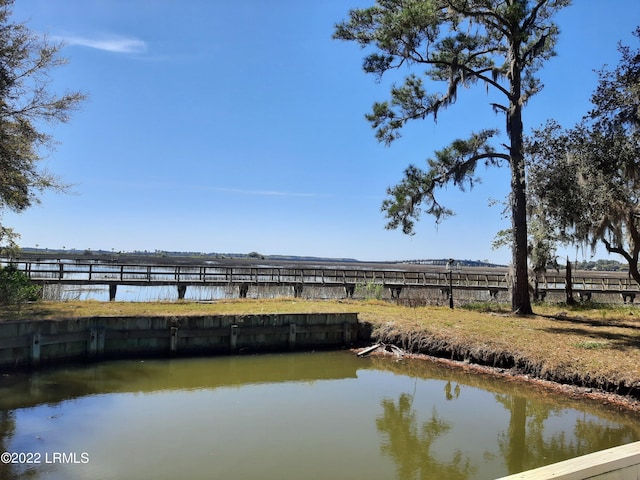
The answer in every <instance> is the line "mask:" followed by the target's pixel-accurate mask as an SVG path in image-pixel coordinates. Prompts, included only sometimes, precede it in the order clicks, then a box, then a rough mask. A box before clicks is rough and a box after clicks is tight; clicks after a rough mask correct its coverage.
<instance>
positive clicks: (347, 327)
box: [342, 322, 351, 345]
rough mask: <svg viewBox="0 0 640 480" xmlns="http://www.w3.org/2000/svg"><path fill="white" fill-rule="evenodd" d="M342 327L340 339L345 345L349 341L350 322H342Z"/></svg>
mask: <svg viewBox="0 0 640 480" xmlns="http://www.w3.org/2000/svg"><path fill="white" fill-rule="evenodd" d="M342 327H343V328H342V333H343V335H342V341H343V342H344V344H345V345H349V344H350V343H351V324H350V323H349V322H344V323H343V324H342Z"/></svg>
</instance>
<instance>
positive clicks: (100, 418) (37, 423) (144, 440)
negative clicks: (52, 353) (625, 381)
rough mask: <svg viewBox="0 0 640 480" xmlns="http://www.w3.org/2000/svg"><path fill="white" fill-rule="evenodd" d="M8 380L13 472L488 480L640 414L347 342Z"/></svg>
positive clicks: (597, 443)
mask: <svg viewBox="0 0 640 480" xmlns="http://www.w3.org/2000/svg"><path fill="white" fill-rule="evenodd" d="M0 388H2V395H0V443H1V445H0V450H2V451H7V452H13V453H14V459H15V460H16V461H17V462H25V461H28V460H29V458H27V455H29V454H30V455H31V461H32V463H30V464H25V463H14V464H0V478H2V479H22V478H29V479H47V480H50V479H53V480H57V479H65V480H73V479H105V480H112V479H113V480H115V479H134V480H135V479H154V480H156V479H175V478H179V479H185V480H190V479H225V480H233V479H243V480H245V479H248V480H251V479H261V480H262V479H267V480H269V479H274V480H275V479H278V480H282V479H299V478H304V479H323V480H325V479H333V480H340V479H365V478H366V479H369V480H378V479H379V480H382V479H401V480H412V479H437V480H448V479H491V478H496V477H499V476H503V475H507V474H509V473H515V472H518V471H522V470H525V469H529V468H534V467H537V466H541V465H545V464H549V463H552V462H555V461H559V460H563V459H566V458H569V457H572V456H576V455H582V454H585V453H589V452H592V451H596V450H600V449H603V448H608V447H611V446H616V445H621V444H624V443H628V442H631V441H636V440H638V439H640V426H638V417H637V416H634V415H632V414H629V413H626V414H625V413H621V412H618V411H616V410H612V409H610V408H609V409H607V408H605V407H603V406H600V405H599V404H595V403H591V402H587V401H576V400H570V399H567V398H565V397H562V396H557V395H552V394H550V393H548V392H544V391H540V390H536V389H535V388H533V387H530V386H526V385H522V384H520V383H514V382H506V381H502V380H501V381H498V380H496V379H491V378H486V377H483V376H478V375H472V374H467V373H464V372H461V371H458V370H450V369H445V368H443V367H440V366H435V365H433V364H430V363H427V362H423V361H407V362H396V361H393V360H390V359H380V358H365V359H361V358H356V357H355V356H354V355H353V354H351V353H348V352H332V353H307V354H284V355H261V356H246V357H244V356H240V357H216V358H196V359H175V360H145V361H139V360H138V361H117V362H106V363H101V364H95V365H89V366H73V367H65V368H60V369H52V370H47V371H41V372H37V373H34V374H31V375H26V374H25V375H11V376H4V377H2V378H1V379H0ZM20 454H22V456H20ZM35 461H38V462H39V463H33V462H35Z"/></svg>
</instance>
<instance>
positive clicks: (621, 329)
mask: <svg viewBox="0 0 640 480" xmlns="http://www.w3.org/2000/svg"><path fill="white" fill-rule="evenodd" d="M309 312H310V313H314V312H315V313H337V312H357V313H358V318H359V319H360V320H361V321H365V322H370V323H371V324H372V325H373V331H374V335H375V336H376V337H377V338H378V339H380V340H383V341H388V342H393V343H396V344H398V345H400V346H402V347H404V348H406V349H409V350H412V351H416V352H422V353H430V354H436V355H439V356H443V357H447V358H453V359H458V360H467V361H470V362H474V363H482V364H488V365H492V366H498V367H501V368H512V369H514V371H518V372H519V373H526V374H528V375H531V376H536V377H540V378H544V379H548V380H553V381H557V382H562V383H571V384H577V385H583V386H588V387H595V388H600V389H604V390H607V391H615V392H618V393H623V394H632V395H634V396H636V397H640V309H637V308H636V307H633V306H624V307H603V306H596V305H578V306H577V307H572V306H567V305H559V306H558V305H538V306H536V313H537V314H536V315H531V316H517V315H512V314H511V313H509V311H508V307H507V306H505V305H502V306H500V305H498V304H495V303H494V304H491V307H490V308H489V307H486V306H477V307H472V308H469V309H462V308H456V309H454V310H451V309H449V308H448V307H433V306H426V307H415V308H410V307H405V306H400V305H396V304H393V303H390V302H386V301H381V300H375V299H371V300H362V301H358V300H321V301H313V300H305V299H294V298H277V299H257V300H256V299H243V300H220V301H215V302H210V303H197V302H167V303H163V302H140V303H133V302H94V301H82V302H76V301H70V302H37V303H32V304H26V305H22V306H21V308H20V309H19V310H18V309H11V308H3V309H0V319H2V320H4V321H12V320H21V319H50V320H55V319H61V318H73V317H94V316H106V317H114V316H151V315H153V316H155V315H159V316H164V315H169V316H180V315H222V314H276V313H309Z"/></svg>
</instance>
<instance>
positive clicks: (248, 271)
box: [2, 257, 640, 301]
mask: <svg viewBox="0 0 640 480" xmlns="http://www.w3.org/2000/svg"><path fill="white" fill-rule="evenodd" d="M8 263H11V264H13V265H15V266H16V267H17V268H18V269H20V270H22V271H24V272H25V273H26V274H27V275H28V277H29V278H30V279H31V280H32V281H33V282H34V283H38V284H61V285H109V286H110V289H111V292H112V294H113V295H110V297H111V299H113V298H114V297H115V291H116V288H117V286H118V285H132V286H164V285H174V286H176V287H177V288H178V296H179V298H184V293H185V291H186V288H187V287H188V286H237V287H238V289H239V295H240V296H241V297H242V296H246V293H247V290H248V288H249V286H250V285H256V286H290V287H292V288H293V292H294V296H300V295H301V294H302V290H303V288H304V287H306V286H311V287H343V288H344V289H345V295H346V296H353V293H354V290H355V287H356V286H357V285H368V284H375V285H381V286H382V287H383V288H386V289H389V290H390V292H391V296H392V298H397V297H399V296H400V294H401V292H402V290H403V289H406V288H428V289H440V290H442V291H443V292H444V291H448V289H449V288H450V287H453V288H454V289H461V290H483V291H487V292H489V293H490V294H491V296H493V297H495V295H496V294H497V293H498V292H500V291H506V290H508V289H509V283H510V277H509V271H508V269H507V268H504V267H495V268H487V267H462V268H461V269H455V268H454V270H453V271H451V272H449V271H448V270H447V269H446V267H444V266H437V265H405V264H399V263H367V264H361V263H355V262H345V263H323V262H306V263H305V262H285V261H280V262H269V264H267V261H262V262H261V261H259V260H255V261H252V262H249V261H240V260H239V261H230V260H227V261H224V262H216V261H211V262H201V263H193V262H192V263H188V262H184V263H181V264H176V263H168V261H167V263H166V264H165V263H158V262H154V263H142V262H138V263H132V262H126V261H123V262H120V261H118V260H117V259H114V260H112V261H104V260H91V259H88V260H83V259H75V260H64V259H60V260H58V259H39V258H29V257H25V258H19V259H14V260H12V261H11V262H9V261H8V260H6V259H5V260H3V261H2V264H4V265H6V264H8ZM572 285H573V290H574V292H575V293H576V295H578V296H580V297H584V298H587V297H590V295H591V294H593V293H608V294H619V295H622V296H623V299H625V301H627V299H629V300H630V301H633V299H634V298H635V295H636V294H638V293H640V289H639V288H638V285H637V284H636V282H635V281H634V280H633V279H632V278H630V277H629V276H628V275H627V274H626V273H619V272H585V271H577V272H575V273H574V275H573V277H572ZM565 288H566V285H565V272H564V271H562V270H561V271H560V272H555V271H554V272H548V273H547V274H545V275H542V276H541V278H540V282H539V290H540V291H541V292H542V293H543V294H544V293H547V292H564V291H565Z"/></svg>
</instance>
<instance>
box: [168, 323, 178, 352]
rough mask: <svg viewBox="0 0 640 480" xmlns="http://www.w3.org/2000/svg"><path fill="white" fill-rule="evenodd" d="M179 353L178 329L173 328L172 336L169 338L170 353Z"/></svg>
mask: <svg viewBox="0 0 640 480" xmlns="http://www.w3.org/2000/svg"><path fill="white" fill-rule="evenodd" d="M177 351H178V327H171V336H170V337H169V352H170V353H176V352H177Z"/></svg>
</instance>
